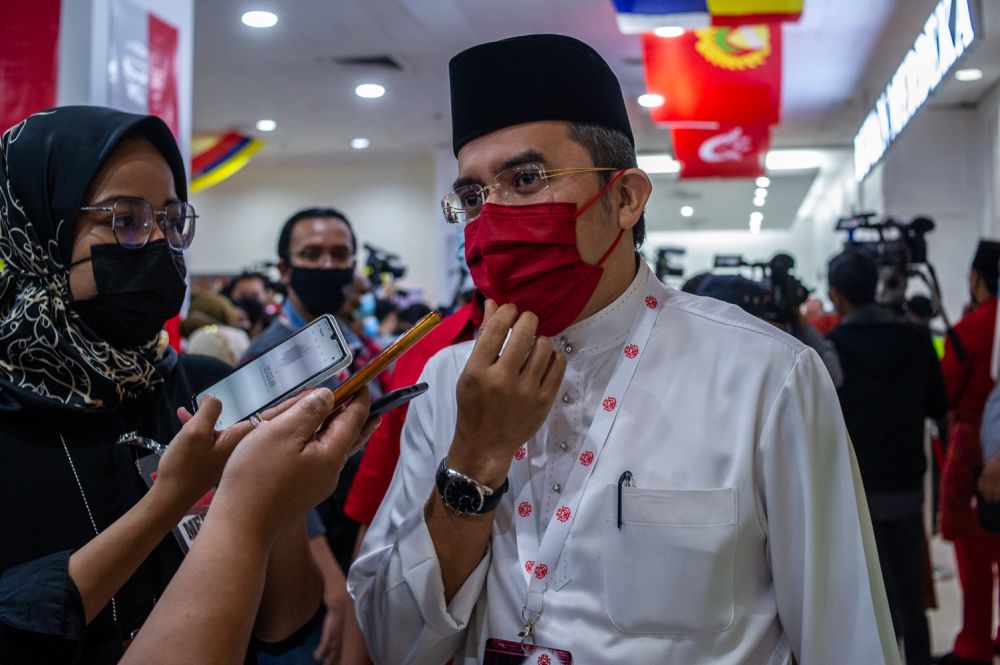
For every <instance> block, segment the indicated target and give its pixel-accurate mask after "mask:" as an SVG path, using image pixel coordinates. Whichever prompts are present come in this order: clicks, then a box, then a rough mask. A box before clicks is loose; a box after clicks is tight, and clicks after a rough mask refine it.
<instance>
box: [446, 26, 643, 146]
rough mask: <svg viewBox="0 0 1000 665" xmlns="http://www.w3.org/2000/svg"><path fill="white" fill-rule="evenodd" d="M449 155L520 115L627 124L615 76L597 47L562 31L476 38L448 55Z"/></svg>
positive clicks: (626, 128) (627, 129) (617, 126)
mask: <svg viewBox="0 0 1000 665" xmlns="http://www.w3.org/2000/svg"><path fill="white" fill-rule="evenodd" d="M449 72H450V78H451V127H452V147H453V148H454V150H455V154H456V155H458V151H459V150H461V149H462V146H464V145H465V144H466V143H468V142H469V141H472V140H473V139H476V138H479V137H480V136H483V135H484V134H489V133H490V132H493V131H496V130H498V129H503V128H504V127H511V126H513V125H519V124H521V123H525V122H538V121H543V120H563V121H567V122H581V123H589V124H594V125H599V126H601V127H606V128H608V129H614V130H618V131H620V132H621V133H622V134H624V135H625V136H627V137H628V140H629V142H630V143H632V145H635V139H634V138H633V137H632V128H631V126H630V125H629V122H628V113H626V111H625V100H624V99H623V97H622V89H621V86H620V85H619V84H618V79H617V78H616V77H615V75H614V72H612V71H611V68H610V67H609V66H608V63H606V62H605V61H604V59H603V58H602V57H601V56H600V55H598V54H597V51H595V50H594V49H592V48H591V47H589V46H587V45H586V44H584V43H583V42H581V41H579V40H578V39H574V38H572V37H566V36H565V35H524V36H522V37H511V38H510V39H502V40H500V41H498V42H489V43H487V44H479V45H478V46H473V47H472V48H469V49H466V50H465V51H462V52H461V53H459V54H458V55H456V56H455V57H454V58H452V59H451V63H450V64H449Z"/></svg>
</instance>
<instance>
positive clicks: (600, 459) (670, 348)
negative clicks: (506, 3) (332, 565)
mask: <svg viewBox="0 0 1000 665" xmlns="http://www.w3.org/2000/svg"><path fill="white" fill-rule="evenodd" d="M450 74H451V101H452V124H453V144H454V149H455V153H456V156H457V157H458V172H459V178H458V180H457V181H456V183H455V191H453V192H451V193H449V194H448V195H447V196H445V198H444V200H443V201H442V205H443V208H444V212H445V216H446V218H448V221H451V222H455V223H461V224H464V225H465V238H466V257H467V260H468V263H469V269H470V272H471V274H472V277H473V280H474V281H475V284H476V287H477V288H478V289H479V290H480V291H481V292H482V293H483V294H484V295H485V296H486V297H487V298H488V299H489V300H488V301H487V305H486V319H485V322H484V324H483V327H482V329H481V332H480V334H479V336H478V339H477V340H476V341H475V342H474V343H473V342H469V343H465V344H460V345H457V346H453V347H450V348H447V349H445V350H443V351H442V352H440V353H439V354H437V355H436V356H435V357H434V358H432V359H431V361H430V362H429V363H428V365H427V367H426V369H425V371H424V375H423V378H422V379H421V380H422V381H427V382H428V383H429V384H430V386H431V388H430V391H429V392H428V393H427V394H426V395H424V396H422V397H420V398H417V399H416V400H414V401H413V402H412V404H411V406H410V411H409V413H408V416H407V421H406V426H405V428H404V431H403V437H402V444H401V454H400V460H399V464H398V466H397V469H396V473H395V476H394V478H393V481H392V485H391V487H390V489H389V492H388V494H387V496H386V498H385V500H384V502H383V503H382V505H381V508H380V509H379V511H378V514H377V515H376V517H375V520H374V522H373V524H372V525H371V528H370V530H369V531H368V534H367V537H366V539H365V541H364V544H363V546H362V549H361V552H360V555H359V557H358V559H357V561H356V563H355V564H354V566H353V567H352V569H351V572H350V576H349V588H350V592H351V594H352V596H354V598H355V600H356V610H357V614H358V619H359V622H360V625H361V627H362V630H363V632H364V634H365V637H366V641H367V643H368V646H369V649H370V652H371V654H372V657H373V659H374V660H375V662H377V663H393V664H402V663H427V664H429V665H441V664H443V663H445V662H447V661H448V660H449V659H452V660H453V662H454V663H456V664H459V663H461V664H471V663H487V664H489V663H518V662H525V663H532V664H534V663H539V664H540V665H544V664H545V663H568V662H573V663H629V664H630V665H641V664H643V663H682V664H684V665H694V664H696V663H714V664H722V665H726V664H731V663H748V664H757V663H761V664H768V665H782V664H788V663H793V662H797V663H802V664H803V665H814V664H826V663H830V664H833V663H837V664H839V663H865V664H866V665H868V664H874V663H887V664H892V665H895V664H896V663H899V650H898V646H897V644H896V642H895V638H894V636H893V630H892V624H891V620H890V617H889V612H888V607H887V603H886V599H885V591H884V588H883V583H882V579H881V575H880V571H879V563H878V559H877V554H876V550H875V545H874V540H873V537H872V530H871V524H870V519H869V516H868V512H867V507H866V506H865V502H864V494H863V490H862V487H861V482H860V479H859V475H858V469H857V464H856V462H855V460H854V456H853V453H852V450H851V445H850V441H849V440H848V437H847V433H846V430H845V427H844V422H843V417H842V415H841V412H840V406H839V403H838V400H837V395H836V392H835V390H834V387H833V385H832V383H831V381H830V378H829V376H828V374H827V372H826V370H825V369H824V367H823V365H822V363H821V361H820V359H819V357H818V356H817V355H816V353H815V352H814V351H812V350H811V349H809V348H807V347H806V346H804V345H803V344H801V343H799V342H797V341H796V340H795V339H793V338H792V337H790V336H788V335H786V334H784V333H782V332H780V331H778V330H777V329H775V328H773V327H772V326H769V325H767V324H766V323H763V322H760V321H758V320H757V319H754V318H753V317H751V316H749V315H747V314H745V313H743V312H742V311H740V310H739V309H737V308H735V307H733V306H730V305H725V304H722V303H719V302H717V301H714V300H710V299H707V298H699V297H696V296H691V295H688V294H684V293H680V292H678V291H674V290H671V289H668V288H666V287H664V286H663V285H662V284H660V283H659V281H657V279H656V278H655V276H653V275H652V273H651V271H650V270H649V268H648V267H647V266H646V264H645V262H644V261H642V260H641V257H640V256H639V255H638V254H637V251H636V250H637V248H638V247H639V245H641V243H642V240H643V237H644V234H645V229H644V220H643V209H644V206H645V204H646V201H647V200H648V199H649V196H650V194H651V191H652V185H651V183H650V180H649V178H648V177H647V176H646V174H645V173H644V172H643V171H641V170H640V169H638V168H636V162H635V149H634V140H633V138H632V132H631V128H630V126H629V122H628V117H627V114H626V111H625V104H624V100H623V98H622V94H621V89H620V86H619V84H618V81H617V79H616V78H615V76H614V74H613V73H612V71H611V69H610V68H609V67H608V65H607V64H606V63H605V62H604V60H603V59H602V58H601V57H600V56H599V55H598V54H597V53H596V52H595V51H594V50H593V49H591V48H590V47H589V46H587V45H586V44H583V43H582V42H579V41H577V40H575V39H572V38H569V37H564V36H560V35H530V36H524V37H517V38H512V39H508V40H502V41H499V42H492V43H488V44H482V45H479V46H475V47H473V48H470V49H468V50H466V51H463V52H462V53H460V54H459V55H457V56H456V57H455V58H453V59H452V62H451V65H450ZM629 240H631V242H629ZM508 336H509V339H508ZM505 340H506V341H505Z"/></svg>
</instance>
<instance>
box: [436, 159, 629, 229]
mask: <svg viewBox="0 0 1000 665" xmlns="http://www.w3.org/2000/svg"><path fill="white" fill-rule="evenodd" d="M618 170H619V169H616V168H611V167H584V168H567V169H546V168H545V167H544V166H542V165H541V164H535V163H531V164H519V165H517V166H512V167H511V168H509V169H505V170H503V171H501V172H500V173H498V174H497V175H496V177H495V178H493V184H491V185H486V186H485V187H484V186H482V185H464V186H462V187H457V188H456V189H455V190H453V191H451V192H448V193H447V194H445V195H444V198H442V199H441V211H442V212H443V213H444V218H445V221H447V222H448V223H449V224H466V223H468V222H471V221H474V220H475V219H477V218H478V217H479V214H480V213H481V212H482V210H483V205H484V204H485V203H486V200H487V199H488V198H489V197H490V196H491V195H494V196H495V197H496V199H497V201H498V202H499V203H500V204H501V205H526V204H530V203H542V202H545V201H547V200H549V198H550V196H551V193H552V188H553V185H552V182H551V181H552V180H553V179H554V178H559V177H560V176H569V175H576V174H579V173H596V172H599V171H618Z"/></svg>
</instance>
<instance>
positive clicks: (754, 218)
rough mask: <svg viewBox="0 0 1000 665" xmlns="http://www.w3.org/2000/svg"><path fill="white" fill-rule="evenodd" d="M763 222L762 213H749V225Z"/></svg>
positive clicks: (758, 211)
mask: <svg viewBox="0 0 1000 665" xmlns="http://www.w3.org/2000/svg"><path fill="white" fill-rule="evenodd" d="M763 221H764V213H762V212H761V211H760V210H754V211H753V212H752V213H750V223H751V224H760V223H761V222H763Z"/></svg>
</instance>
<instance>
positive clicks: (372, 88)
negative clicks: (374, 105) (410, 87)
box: [354, 83, 385, 99]
mask: <svg viewBox="0 0 1000 665" xmlns="http://www.w3.org/2000/svg"><path fill="white" fill-rule="evenodd" d="M354 94H356V95H357V96H358V97H364V98H365V99H378V98H379V97H381V96H382V95H384V94H385V87H384V86H381V85H379V84H378V83H362V84H361V85H359V86H358V87H357V88H355V89H354Z"/></svg>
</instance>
